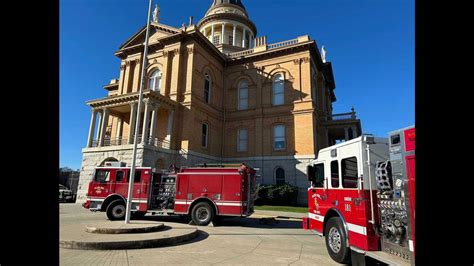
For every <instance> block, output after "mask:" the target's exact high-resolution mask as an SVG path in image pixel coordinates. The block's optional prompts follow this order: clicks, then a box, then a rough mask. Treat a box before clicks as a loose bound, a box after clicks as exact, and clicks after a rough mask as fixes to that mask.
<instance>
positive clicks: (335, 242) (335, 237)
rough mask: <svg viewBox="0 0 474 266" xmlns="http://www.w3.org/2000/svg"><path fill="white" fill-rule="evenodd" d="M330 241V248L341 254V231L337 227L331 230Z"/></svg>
mask: <svg viewBox="0 0 474 266" xmlns="http://www.w3.org/2000/svg"><path fill="white" fill-rule="evenodd" d="M328 240H329V247H330V248H331V250H332V251H333V252H334V253H339V251H340V250H341V245H342V244H341V234H340V233H339V230H337V229H336V228H335V227H333V228H331V230H329V235H328Z"/></svg>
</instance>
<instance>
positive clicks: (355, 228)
mask: <svg viewBox="0 0 474 266" xmlns="http://www.w3.org/2000/svg"><path fill="white" fill-rule="evenodd" d="M308 217H309V218H310V219H313V220H316V221H319V222H324V216H321V215H317V214H314V213H310V212H308ZM346 224H347V229H348V230H349V231H351V232H354V233H358V234H361V235H364V236H366V235H367V228H366V227H363V226H360V225H356V224H351V223H346Z"/></svg>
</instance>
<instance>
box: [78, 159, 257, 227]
mask: <svg viewBox="0 0 474 266" xmlns="http://www.w3.org/2000/svg"><path fill="white" fill-rule="evenodd" d="M107 164H108V165H106V166H105V167H97V168H96V170H95V173H94V178H93V180H92V181H91V182H90V184H89V190H88V193H87V201H86V202H85V203H84V205H83V206H84V207H85V208H88V209H90V210H91V211H102V212H106V213H107V217H108V218H109V219H110V220H120V219H124V217H125V211H126V209H125V206H126V199H127V196H128V187H129V182H128V179H129V176H130V168H127V167H124V165H123V164H122V163H118V162H117V163H110V162H109V163H107ZM255 173H256V171H255V170H254V169H252V168H250V167H247V166H246V165H245V164H242V165H240V166H238V165H234V166H230V167H229V165H228V166H213V167H211V166H210V165H209V166H207V165H204V166H203V167H191V168H183V169H181V170H179V169H173V170H171V171H166V172H155V171H153V169H152V168H150V167H140V168H136V172H135V178H134V183H133V198H132V215H133V216H135V217H137V216H138V217H140V216H144V215H145V214H146V213H151V214H158V215H190V216H191V218H192V220H193V222H194V223H195V224H196V225H207V224H209V223H210V222H211V221H212V220H213V219H214V218H216V217H219V216H249V215H251V214H252V213H253V206H254V196H255V189H256V184H255V182H256V181H255Z"/></svg>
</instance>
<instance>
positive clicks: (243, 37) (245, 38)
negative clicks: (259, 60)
mask: <svg viewBox="0 0 474 266" xmlns="http://www.w3.org/2000/svg"><path fill="white" fill-rule="evenodd" d="M245 31H246V29H245V28H244V31H243V32H242V48H247V47H246V46H245V42H246V41H247V37H246V36H245V35H246V34H247V33H246V32H245Z"/></svg>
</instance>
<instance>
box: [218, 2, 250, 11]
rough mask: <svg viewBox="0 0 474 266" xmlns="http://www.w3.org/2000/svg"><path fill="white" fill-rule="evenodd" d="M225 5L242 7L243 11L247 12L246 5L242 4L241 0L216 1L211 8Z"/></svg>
mask: <svg viewBox="0 0 474 266" xmlns="http://www.w3.org/2000/svg"><path fill="white" fill-rule="evenodd" d="M225 4H229V5H236V6H240V7H241V8H242V9H244V10H245V7H244V4H242V1H240V0H214V3H212V6H211V8H212V7H214V6H218V5H225Z"/></svg>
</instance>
